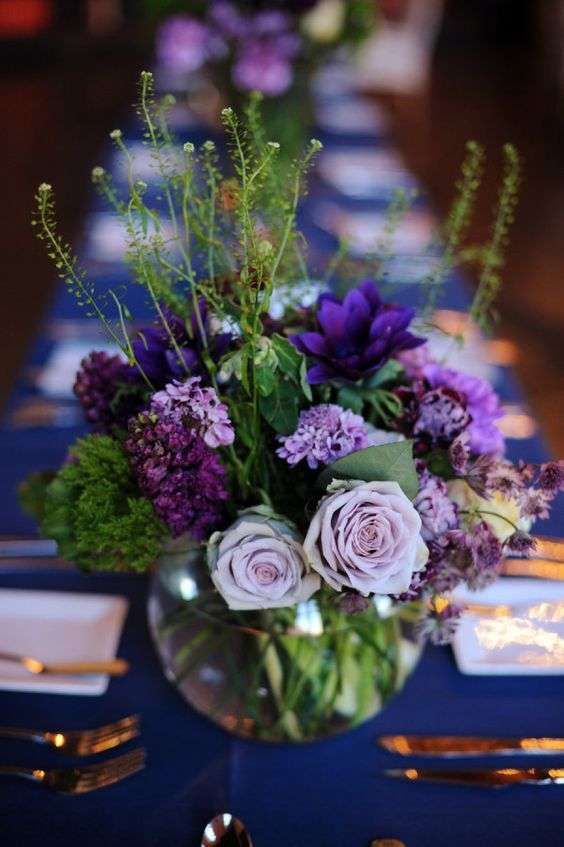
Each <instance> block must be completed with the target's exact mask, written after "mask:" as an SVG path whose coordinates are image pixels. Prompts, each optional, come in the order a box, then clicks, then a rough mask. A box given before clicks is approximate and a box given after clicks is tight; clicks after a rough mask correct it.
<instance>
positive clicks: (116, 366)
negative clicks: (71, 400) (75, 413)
mask: <svg viewBox="0 0 564 847" xmlns="http://www.w3.org/2000/svg"><path fill="white" fill-rule="evenodd" d="M136 388H138V389H139V390H135V389H136ZM120 389H121V390H120ZM73 391H74V393H75V395H76V397H77V398H78V400H79V402H80V405H81V406H82V409H83V411H84V416H85V418H86V420H87V421H88V423H89V424H91V425H92V426H93V428H94V429H95V430H96V431H98V432H111V430H112V429H113V427H114V426H122V427H125V426H126V425H127V419H128V418H129V417H130V416H131V415H133V414H135V413H136V412H138V411H139V407H140V405H141V403H142V392H141V387H140V374H139V372H138V371H137V370H136V369H135V368H133V367H131V366H130V365H128V364H127V363H126V362H124V361H123V359H121V358H120V356H110V355H109V354H108V353H105V352H104V351H102V350H94V351H92V353H90V354H89V355H88V356H86V357H85V358H84V359H83V360H82V362H81V363H80V368H79V370H78V371H77V374H76V380H75V383H74V388H73Z"/></svg>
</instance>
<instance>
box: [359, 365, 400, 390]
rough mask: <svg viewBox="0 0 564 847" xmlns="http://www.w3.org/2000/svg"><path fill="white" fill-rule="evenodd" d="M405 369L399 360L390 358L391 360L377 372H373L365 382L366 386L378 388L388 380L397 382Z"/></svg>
mask: <svg viewBox="0 0 564 847" xmlns="http://www.w3.org/2000/svg"><path fill="white" fill-rule="evenodd" d="M402 371H403V368H402V366H401V365H400V363H399V362H396V361H394V359H390V361H389V362H386V364H385V365H384V366H383V367H381V368H380V369H379V370H377V371H376V373H374V374H372V376H371V377H369V378H368V379H367V380H366V382H365V383H364V387H365V388H378V387H379V386H380V385H384V384H385V383H386V382H395V380H396V379H397V378H398V376H399V375H400V373H401V372H402Z"/></svg>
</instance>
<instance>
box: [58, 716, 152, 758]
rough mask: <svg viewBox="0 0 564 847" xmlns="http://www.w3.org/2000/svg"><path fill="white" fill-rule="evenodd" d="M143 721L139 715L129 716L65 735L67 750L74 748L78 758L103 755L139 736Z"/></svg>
mask: <svg viewBox="0 0 564 847" xmlns="http://www.w3.org/2000/svg"><path fill="white" fill-rule="evenodd" d="M140 725H141V721H140V718H139V715H128V716H127V717H125V718H121V720H119V721H115V722H114V723H110V724H105V725H104V726H100V727H95V728H94V729H86V730H74V731H71V732H67V733H64V735H65V737H66V741H67V743H66V745H64V746H65V747H66V748H67V749H69V750H70V748H73V752H74V753H75V755H78V756H89V755H91V754H95V753H102V752H104V751H105V750H111V749H112V748H114V747H119V746H120V745H121V744H125V743H126V742H127V741H130V740H131V739H132V738H135V737H136V736H138V735H139V732H140Z"/></svg>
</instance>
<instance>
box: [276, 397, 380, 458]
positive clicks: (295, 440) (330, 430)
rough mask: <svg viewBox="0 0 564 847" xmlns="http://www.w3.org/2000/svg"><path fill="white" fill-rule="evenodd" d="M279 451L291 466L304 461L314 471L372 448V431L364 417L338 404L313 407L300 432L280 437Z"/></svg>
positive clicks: (302, 419)
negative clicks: (351, 454) (369, 444)
mask: <svg viewBox="0 0 564 847" xmlns="http://www.w3.org/2000/svg"><path fill="white" fill-rule="evenodd" d="M278 441H279V442H280V443H281V445H282V446H281V447H279V448H278V449H277V451H276V453H277V455H278V456H280V458H281V459H285V460H286V461H287V462H288V464H289V465H291V466H292V465H296V464H298V462H301V461H302V460H303V459H305V460H306V461H307V464H308V466H309V467H310V468H312V469H315V468H318V467H319V465H329V464H331V462H334V461H335V460H336V459H340V458H342V457H343V456H347V455H348V454H349V453H354V452H355V451H356V450H361V449H362V448H364V447H367V446H368V443H369V441H368V428H367V425H366V422H365V421H364V419H363V418H361V416H360V415H355V414H354V412H351V411H350V410H349V409H346V410H345V409H343V408H342V407H341V406H337V405H336V404H327V403H323V404H321V405H319V406H312V407H311V408H309V409H306V410H305V411H303V412H302V413H301V414H300V417H299V421H298V428H297V429H296V431H295V432H294V433H292V434H291V435H280V436H278Z"/></svg>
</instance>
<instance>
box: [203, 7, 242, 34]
mask: <svg viewBox="0 0 564 847" xmlns="http://www.w3.org/2000/svg"><path fill="white" fill-rule="evenodd" d="M208 20H209V21H210V22H211V23H213V24H214V25H215V26H216V27H217V28H218V30H219V31H220V32H221V34H222V35H224V36H225V37H227V38H240V37H241V36H242V35H244V34H245V19H244V18H243V16H242V15H241V14H240V12H239V10H238V9H237V7H236V6H235V4H234V3H230V2H229V0H214V2H213V3H211V4H210V7H209V10H208Z"/></svg>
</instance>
